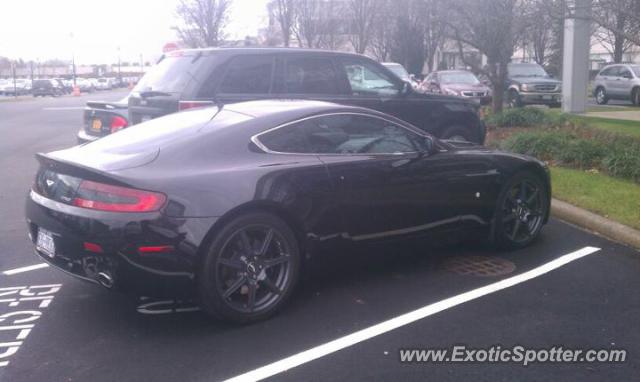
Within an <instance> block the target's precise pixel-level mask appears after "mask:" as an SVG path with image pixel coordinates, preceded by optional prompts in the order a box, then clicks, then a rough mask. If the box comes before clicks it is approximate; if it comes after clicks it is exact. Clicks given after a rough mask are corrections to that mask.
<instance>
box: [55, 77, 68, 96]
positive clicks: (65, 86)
mask: <svg viewBox="0 0 640 382" xmlns="http://www.w3.org/2000/svg"><path fill="white" fill-rule="evenodd" d="M53 80H54V81H56V82H58V84H59V85H60V86H61V87H62V89H63V90H64V92H65V94H71V92H72V91H73V86H72V85H70V84H69V82H68V81H67V80H65V79H64V78H54V79H53Z"/></svg>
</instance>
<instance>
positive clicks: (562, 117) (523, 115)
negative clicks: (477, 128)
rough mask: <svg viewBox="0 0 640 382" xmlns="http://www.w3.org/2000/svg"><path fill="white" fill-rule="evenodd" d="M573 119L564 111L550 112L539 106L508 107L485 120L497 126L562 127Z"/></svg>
mask: <svg viewBox="0 0 640 382" xmlns="http://www.w3.org/2000/svg"><path fill="white" fill-rule="evenodd" d="M570 121H572V119H571V117H570V116H568V115H566V114H562V113H549V112H545V111H544V110H542V109H539V108H529V107H527V108H518V109H508V110H505V111H503V112H501V113H497V114H491V115H489V116H487V118H486V119H485V122H486V123H487V125H489V126H496V127H535V126H539V127H560V126H564V125H565V124H567V123H568V122H570Z"/></svg>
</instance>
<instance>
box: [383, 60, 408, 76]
mask: <svg viewBox="0 0 640 382" xmlns="http://www.w3.org/2000/svg"><path fill="white" fill-rule="evenodd" d="M385 66H386V67H387V68H388V69H389V70H391V71H392V72H393V74H395V75H396V76H398V77H400V78H402V79H403V80H408V79H409V72H407V70H406V69H405V68H404V66H402V65H400V64H391V65H385Z"/></svg>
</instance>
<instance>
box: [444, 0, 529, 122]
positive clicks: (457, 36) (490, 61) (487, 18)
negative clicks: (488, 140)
mask: <svg viewBox="0 0 640 382" xmlns="http://www.w3.org/2000/svg"><path fill="white" fill-rule="evenodd" d="M449 7H450V11H451V13H450V17H449V18H448V21H447V23H448V27H449V29H450V33H451V37H452V38H453V39H454V40H455V41H457V44H458V51H459V53H460V57H461V58H462V60H463V62H464V63H465V65H467V66H470V67H471V68H472V69H473V70H474V71H475V72H479V73H482V74H484V75H486V76H487V78H488V79H489V80H490V81H491V84H492V85H493V89H494V94H493V110H494V111H495V112H499V111H501V110H502V104H503V100H504V90H505V89H504V84H505V82H506V78H507V64H508V63H509V61H510V60H511V56H512V55H513V52H514V49H515V46H516V42H517V39H518V37H519V36H521V33H522V30H523V29H524V28H525V27H526V22H525V19H526V18H527V16H526V15H524V12H525V9H524V4H523V1H522V0H474V1H466V0H450V1H449ZM465 44H466V45H467V46H470V47H473V48H475V49H477V50H478V51H479V52H480V53H482V54H484V55H485V56H486V57H487V66H486V67H483V66H481V65H479V64H478V63H477V62H474V61H473V60H469V59H468V57H467V56H466V53H465V49H464V45H465Z"/></svg>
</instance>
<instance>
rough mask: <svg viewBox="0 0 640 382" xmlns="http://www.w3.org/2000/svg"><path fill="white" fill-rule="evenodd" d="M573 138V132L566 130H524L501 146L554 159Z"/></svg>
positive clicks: (546, 158) (509, 149)
mask: <svg viewBox="0 0 640 382" xmlns="http://www.w3.org/2000/svg"><path fill="white" fill-rule="evenodd" d="M573 138H574V137H573V136H572V135H571V134H569V133H564V132H557V133H550V132H546V131H533V132H522V133H518V134H514V135H512V136H510V137H509V138H507V139H505V140H504V141H503V142H502V144H501V145H500V147H501V148H502V149H504V150H507V151H512V152H516V153H520V154H526V155H531V156H533V157H536V158H539V159H542V160H552V159H554V158H556V157H557V156H558V153H559V152H560V151H562V148H564V147H566V146H567V145H568V144H569V142H570V141H571V140H572V139H573Z"/></svg>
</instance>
